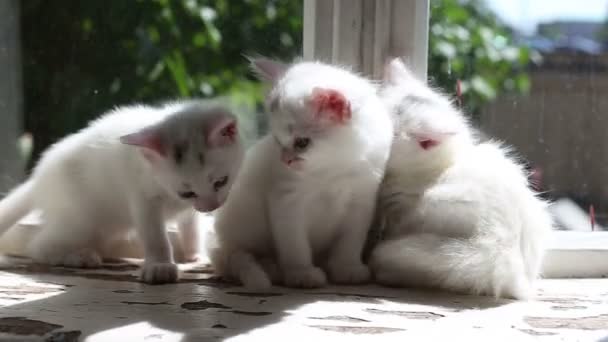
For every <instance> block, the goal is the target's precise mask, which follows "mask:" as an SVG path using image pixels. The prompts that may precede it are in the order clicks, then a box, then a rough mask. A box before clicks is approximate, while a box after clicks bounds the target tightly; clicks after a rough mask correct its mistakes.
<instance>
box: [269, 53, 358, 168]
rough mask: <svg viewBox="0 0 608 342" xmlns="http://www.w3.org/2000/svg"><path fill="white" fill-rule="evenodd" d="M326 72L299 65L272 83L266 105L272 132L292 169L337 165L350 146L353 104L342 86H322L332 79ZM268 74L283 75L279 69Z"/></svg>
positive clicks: (285, 161) (284, 161) (312, 66)
mask: <svg viewBox="0 0 608 342" xmlns="http://www.w3.org/2000/svg"><path fill="white" fill-rule="evenodd" d="M268 63H270V62H268ZM271 65H272V64H271ZM267 66H268V65H267ZM326 69H327V67H326V66H319V65H314V64H310V63H308V64H307V63H304V64H295V65H294V66H293V67H292V68H289V69H287V70H286V71H285V75H284V77H282V78H276V79H274V80H272V81H273V82H274V87H273V90H272V91H271V92H270V94H269V95H268V98H267V103H266V104H267V110H268V113H269V125H270V131H271V134H272V135H273V137H274V138H275V141H276V143H277V144H278V145H279V147H280V149H281V161H282V162H283V163H284V164H285V165H286V166H287V167H289V168H291V169H294V170H298V169H301V168H302V167H304V166H306V167H307V168H315V167H324V166H326V165H328V163H330V164H331V163H334V162H335V160H337V159H338V158H336V156H339V155H341V153H342V152H343V151H344V146H345V144H348V143H349V138H350V135H349V133H350V128H351V125H350V120H351V114H352V113H351V105H350V101H349V100H348V99H347V98H346V97H345V95H344V93H343V92H341V91H340V90H339V89H338V87H322V86H321V85H323V84H324V82H323V79H325V78H327V77H328V76H327V74H326V71H327V70H326ZM330 71H331V70H330ZM268 74H269V75H274V76H273V77H279V76H280V75H281V73H280V72H278V71H276V70H275V71H271V72H269V73H268Z"/></svg>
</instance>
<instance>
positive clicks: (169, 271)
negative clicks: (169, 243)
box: [140, 262, 178, 284]
mask: <svg viewBox="0 0 608 342" xmlns="http://www.w3.org/2000/svg"><path fill="white" fill-rule="evenodd" d="M140 279H141V281H143V282H144V283H147V284H166V283H175V282H177V279H178V270H177V265H176V264H174V263H170V262H165V263H154V262H145V263H144V264H143V266H142V268H141V274H140Z"/></svg>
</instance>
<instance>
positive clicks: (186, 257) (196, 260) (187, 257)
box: [184, 253, 204, 263]
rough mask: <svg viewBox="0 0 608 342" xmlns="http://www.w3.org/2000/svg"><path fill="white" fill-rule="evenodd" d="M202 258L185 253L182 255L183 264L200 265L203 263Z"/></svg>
mask: <svg viewBox="0 0 608 342" xmlns="http://www.w3.org/2000/svg"><path fill="white" fill-rule="evenodd" d="M203 260H204V258H203V256H202V255H200V254H199V253H187V254H186V255H184V262H185V263H200V262H203Z"/></svg>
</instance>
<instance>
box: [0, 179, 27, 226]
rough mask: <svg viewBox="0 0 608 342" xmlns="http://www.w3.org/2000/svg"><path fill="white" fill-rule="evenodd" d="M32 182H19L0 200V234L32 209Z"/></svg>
mask: <svg viewBox="0 0 608 342" xmlns="http://www.w3.org/2000/svg"><path fill="white" fill-rule="evenodd" d="M32 197H33V183H32V181H31V180H29V181H27V182H25V183H23V184H21V185H20V186H18V187H17V188H16V189H15V190H13V191H11V192H10V193H9V194H8V195H7V196H6V197H5V198H4V199H2V201H0V236H1V235H2V234H4V233H5V232H6V231H7V230H9V229H10V228H11V227H13V226H14V225H15V224H16V223H17V222H19V220H20V219H21V218H22V217H24V216H25V215H27V214H28V213H29V212H30V210H31V209H32V202H33V198H32Z"/></svg>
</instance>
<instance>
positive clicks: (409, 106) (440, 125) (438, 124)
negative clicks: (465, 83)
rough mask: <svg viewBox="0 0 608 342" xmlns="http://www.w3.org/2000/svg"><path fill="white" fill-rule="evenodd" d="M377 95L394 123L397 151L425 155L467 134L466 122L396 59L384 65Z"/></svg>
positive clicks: (447, 102) (446, 102)
mask: <svg viewBox="0 0 608 342" xmlns="http://www.w3.org/2000/svg"><path fill="white" fill-rule="evenodd" d="M380 96H381V98H382V100H383V102H384V103H385V104H386V106H387V107H388V108H389V110H390V111H391V113H392V114H393V118H394V119H395V121H396V123H397V125H396V131H395V136H396V137H395V138H396V140H395V144H396V145H398V146H399V147H400V151H408V154H410V153H425V152H427V151H430V150H434V149H435V148H436V147H437V146H441V145H442V144H443V143H444V142H445V141H446V140H447V139H449V138H451V137H453V136H455V135H457V134H460V133H462V132H465V131H466V121H465V120H464V119H463V117H462V116H461V115H460V114H459V113H458V111H457V110H455V109H454V108H453V107H452V106H451V104H450V103H449V101H446V100H445V99H443V98H442V97H440V96H438V95H437V94H435V93H433V91H432V90H431V89H430V88H428V87H427V86H426V85H425V84H423V83H422V82H420V81H419V80H417V79H416V78H415V77H414V76H413V75H412V74H411V72H410V71H409V70H408V69H407V68H406V66H405V65H404V64H403V62H401V61H400V60H399V59H395V60H393V61H391V62H390V63H389V64H388V65H387V67H386V70H385V78H384V84H383V87H382V90H381V91H380Z"/></svg>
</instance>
